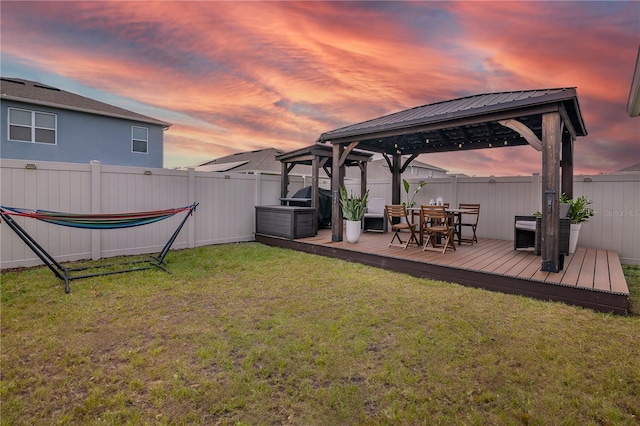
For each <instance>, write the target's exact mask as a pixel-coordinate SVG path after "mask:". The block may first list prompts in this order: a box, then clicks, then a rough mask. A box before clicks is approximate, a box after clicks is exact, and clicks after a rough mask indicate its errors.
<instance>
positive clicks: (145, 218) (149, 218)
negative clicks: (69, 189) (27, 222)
mask: <svg viewBox="0 0 640 426" xmlns="http://www.w3.org/2000/svg"><path fill="white" fill-rule="evenodd" d="M197 206H198V203H193V204H191V205H190V206H186V207H180V208H176V209H167V210H155V211H149V212H136V213H115V214H86V215H82V214H74V213H59V212H52V211H46V210H27V209H18V208H13V207H0V217H2V219H3V220H4V221H5V223H6V224H7V225H8V226H9V227H10V228H11V229H12V230H13V232H15V233H16V235H17V236H18V237H20V239H21V240H22V241H24V243H25V244H26V245H27V246H28V247H29V248H30V249H31V250H32V251H33V252H34V253H35V254H36V256H38V257H39V258H40V260H42V262H43V263H44V264H45V265H47V267H48V268H49V269H50V270H51V271H52V272H53V273H54V275H55V276H56V277H58V278H60V279H61V280H62V281H64V291H65V292H66V293H67V294H68V293H70V292H71V288H70V286H69V281H72V280H78V279H81V278H90V277H97V276H102V275H113V274H120V273H124V272H133V271H142V270H145V269H151V268H160V269H162V270H163V271H165V272H167V273H171V272H169V271H168V270H167V269H166V268H165V267H164V265H165V263H164V258H165V256H166V255H167V253H169V250H170V249H171V246H172V245H173V243H174V241H175V240H176V238H177V237H178V234H179V233H180V230H181V229H182V227H183V226H184V224H185V223H186V221H187V219H188V218H189V216H191V215H192V214H193V212H194V211H195V210H196V207H197ZM183 211H188V213H187V214H186V215H185V217H184V219H182V222H180V224H179V225H178V227H177V228H176V230H175V231H174V233H173V235H171V238H169V241H167V243H166V244H165V245H164V247H163V248H162V250H161V251H160V252H159V253H158V254H157V255H155V256H150V258H149V259H146V260H135V261H129V262H122V263H115V264H109V265H99V266H84V267H77V268H67V267H65V266H62V265H61V264H60V263H58V261H56V260H55V259H54V258H53V256H51V255H50V254H49V253H48V252H47V251H46V250H45V249H44V248H43V247H42V246H41V245H40V244H38V242H37V241H36V240H34V239H33V237H32V236H31V235H29V234H28V233H27V231H25V230H24V229H23V228H22V227H21V226H20V225H18V223H17V222H16V221H15V220H13V218H12V217H11V216H22V217H30V218H34V219H38V220H41V221H44V222H47V223H53V224H56V225H62V226H70V227H73V228H83V229H120V228H131V227H134V226H141V225H146V224H149V223H154V222H158V221H160V220H163V219H167V218H169V217H171V216H173V215H175V214H177V213H180V212H183ZM142 263H147V264H148V265H146V266H137V267H130V268H127V269H117V270H112V271H104V272H95V273H89V274H83V275H72V272H78V271H86V270H88V269H96V270H100V269H104V268H110V267H114V266H124V265H134V264H142Z"/></svg>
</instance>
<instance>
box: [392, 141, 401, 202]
mask: <svg viewBox="0 0 640 426" xmlns="http://www.w3.org/2000/svg"><path fill="white" fill-rule="evenodd" d="M401 162H402V156H401V155H400V154H398V153H396V154H393V169H392V170H391V204H400V202H401V201H400V185H401V184H402V182H400V167H402V165H401Z"/></svg>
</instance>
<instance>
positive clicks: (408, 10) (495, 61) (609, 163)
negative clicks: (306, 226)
mask: <svg viewBox="0 0 640 426" xmlns="http://www.w3.org/2000/svg"><path fill="white" fill-rule="evenodd" d="M0 7H1V10H0V11H1V24H2V25H1V26H2V29H1V39H0V43H1V44H0V48H1V53H2V55H1V60H2V62H1V64H0V66H1V73H2V76H3V77H18V78H24V79H27V80H34V81H38V82H41V83H44V84H48V85H52V86H56V87H59V88H60V89H63V90H67V91H71V92H74V93H78V94H80V95H83V96H87V97H90V98H94V99H97V100H100V101H103V102H107V103H110V104H114V105H117V106H120V107H122V108H126V109H129V110H132V111H135V112H138V113H142V114H145V115H148V116H151V117H154V118H157V119H160V120H164V121H168V122H170V123H173V125H172V126H171V128H170V129H169V130H168V131H166V132H165V135H164V167H170V168H173V167H178V166H188V165H193V164H196V163H198V162H201V161H204V160H209V159H213V158H216V157H221V156H224V155H228V154H232V153H235V152H239V151H246V150H256V149H261V148H269V147H274V148H278V149H282V150H285V151H289V150H293V149H297V148H301V147H304V146H307V145H310V144H313V143H314V142H315V140H316V139H317V138H318V136H320V134H321V133H323V132H326V131H329V130H333V129H336V128H339V127H343V126H346V125H349V124H353V123H357V122H360V121H364V120H368V119H371V118H375V117H378V116H381V115H384V114H389V113H393V112H397V111H400V110H403V109H407V108H411V107H415V106H419V105H425V104H429V103H433V102H438V101H443V100H449V99H454V98H459V97H463V96H468V95H475V94H479V93H489V92H500V91H512V90H526V89H543V88H557V87H577V92H578V101H579V103H580V107H581V110H582V115H583V117H584V121H585V125H586V127H587V131H588V136H586V137H581V138H578V139H577V141H576V143H575V160H574V163H575V173H576V174H598V173H609V172H612V171H616V170H619V169H622V168H624V167H628V166H630V165H632V164H635V163H638V162H640V117H634V118H630V117H629V115H628V114H627V108H626V107H627V101H628V97H629V90H630V86H631V79H632V76H633V70H634V66H635V61H636V57H637V54H638V47H639V44H640V2H636V1H630V2H615V1H613V2H612V1H607V2H592V1H567V2H538V1H527V2H515V1H514V2H505V1H502V2H479V1H464V2H432V1H425V2H368V1H367V2H364V1H363V2H338V1H336V2H243V1H235V2H218V1H199V2H179V1H163V2H144V1H140V2H138V1H136V2H110V1H91V2H67V1H64V2H53V1H38V2H28V1H22V2H14V1H6V0H3V1H2V3H1V6H0ZM419 160H421V161H423V162H426V163H430V164H433V165H435V166H438V167H442V168H444V169H447V170H449V171H450V172H452V173H465V174H467V175H478V176H480V175H482V176H486V175H495V176H511V175H527V174H531V173H534V172H540V171H541V154H540V153H539V152H537V151H535V150H533V149H532V148H530V147H528V146H522V147H509V148H500V149H493V150H480V151H469V152H454V153H447V154H432V155H422V156H420V157H419Z"/></svg>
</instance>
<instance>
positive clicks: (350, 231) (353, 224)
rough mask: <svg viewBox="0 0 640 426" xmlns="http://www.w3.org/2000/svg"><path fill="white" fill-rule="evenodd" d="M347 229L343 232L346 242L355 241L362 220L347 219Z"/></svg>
mask: <svg viewBox="0 0 640 426" xmlns="http://www.w3.org/2000/svg"><path fill="white" fill-rule="evenodd" d="M346 222H347V229H346V232H345V237H346V239H347V242H348V243H357V242H358V239H359V238H360V231H361V229H362V228H361V227H362V222H360V221H359V220H347V221H346Z"/></svg>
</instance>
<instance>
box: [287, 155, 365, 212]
mask: <svg viewBox="0 0 640 426" xmlns="http://www.w3.org/2000/svg"><path fill="white" fill-rule="evenodd" d="M332 156H333V149H332V148H331V147H330V146H329V145H322V144H318V143H317V144H314V145H311V146H307V147H304V148H300V149H297V150H294V151H289V152H285V153H284V154H280V155H277V156H276V160H278V161H280V162H281V163H282V166H281V167H282V173H281V180H280V184H281V187H280V197H281V199H284V198H286V197H287V195H288V192H289V173H290V172H291V170H292V169H293V168H294V167H295V166H296V165H298V164H302V165H306V166H311V182H312V183H311V207H314V208H315V209H316V214H317V210H318V192H319V181H320V169H323V170H324V172H325V173H326V174H327V176H328V177H329V178H331V177H332V175H333V173H332V168H333V165H334V162H333V161H332V158H331V157H332ZM371 157H373V154H371V153H369V152H362V151H358V150H349V152H348V153H346V154H345V157H344V158H343V159H342V164H341V166H342V170H344V167H351V166H353V167H358V168H359V170H360V186H361V191H362V192H363V193H364V191H366V189H367V163H368V162H370V161H371ZM342 183H344V175H343V177H342ZM333 200H334V201H333V203H336V202H337V201H336V198H335V196H334V198H333ZM331 213H332V215H333V213H334V212H333V211H332V212H331ZM333 217H338V216H333Z"/></svg>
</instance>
